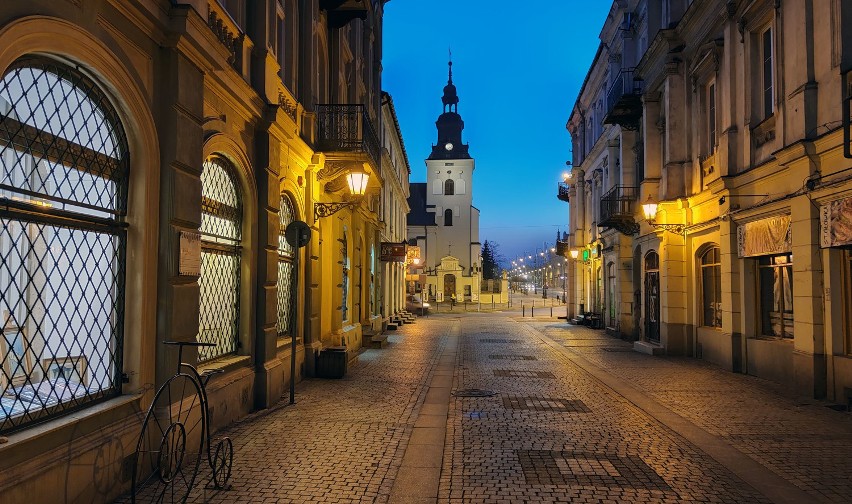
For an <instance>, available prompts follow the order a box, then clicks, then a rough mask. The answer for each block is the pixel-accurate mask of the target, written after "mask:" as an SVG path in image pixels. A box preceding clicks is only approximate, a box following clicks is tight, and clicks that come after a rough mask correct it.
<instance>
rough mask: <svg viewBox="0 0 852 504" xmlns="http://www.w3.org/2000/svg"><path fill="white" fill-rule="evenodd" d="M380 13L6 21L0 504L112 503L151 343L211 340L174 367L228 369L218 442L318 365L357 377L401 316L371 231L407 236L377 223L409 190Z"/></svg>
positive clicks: (182, 8)
mask: <svg viewBox="0 0 852 504" xmlns="http://www.w3.org/2000/svg"><path fill="white" fill-rule="evenodd" d="M383 4H384V1H381V0H370V1H366V0H361V1H357V0H348V1H345V0H320V1H312V0H183V1H181V2H176V1H170V0H132V1H129V0H128V1H112V0H102V1H88V0H82V1H80V0H68V1H66V0H60V1H56V0H31V1H27V2H17V1H15V2H2V5H0V48H2V49H0V75H2V80H0V202H2V204H0V218H2V226H0V256H2V258H3V261H2V263H0V314H2V317H3V319H2V321H0V323H2V326H3V337H2V339H0V358H2V366H0V400H2V408H0V437H3V438H5V439H4V440H7V442H5V443H0V495H2V500H3V501H4V502H24V501H25V502H33V503H35V502H47V501H53V500H54V499H53V498H54V497H55V492H56V489H57V488H59V487H61V488H62V489H63V491H64V496H65V498H66V500H67V501H69V502H72V501H73V502H108V501H111V500H112V499H114V498H115V497H116V496H117V495H119V494H121V493H122V492H125V491H126V490H127V489H128V485H129V481H128V478H127V470H128V469H127V467H126V465H127V463H126V461H127V460H128V457H129V456H130V455H132V454H133V452H134V450H135V448H136V439H137V438H138V436H139V431H140V423H141V420H142V416H143V415H142V414H140V412H142V413H144V412H145V410H146V409H147V408H148V405H149V404H150V403H151V400H152V396H153V394H154V391H155V390H156V389H157V387H158V386H160V384H162V383H163V382H164V381H165V379H166V378H167V377H169V376H170V375H171V374H172V373H173V372H174V370H175V368H176V364H177V350H176V348H175V347H173V346H168V345H164V344H163V343H162V342H163V341H166V340H171V341H198V342H205V343H210V344H212V346H209V347H204V348H201V349H200V350H199V351H198V352H196V351H195V350H186V351H185V352H184V353H183V357H184V360H185V361H188V362H190V363H193V364H197V365H198V366H199V367H200V369H201V370H202V371H203V370H208V369H221V370H223V372H222V373H221V374H217V375H215V376H213V377H212V378H211V379H210V381H209V384H208V387H207V391H208V394H209V401H210V409H211V417H210V419H211V427H212V428H213V429H214V430H215V429H217V428H219V427H221V426H223V425H225V424H227V423H229V422H232V421H234V420H236V419H238V418H240V417H243V416H244V415H246V414H247V413H249V412H251V411H254V410H258V409H262V408H266V407H269V406H271V405H273V404H275V403H276V402H277V401H279V400H280V398H281V396H282V392H283V391H284V390H285V389H286V387H287V385H288V383H290V382H291V380H299V379H300V378H301V377H303V376H306V375H311V374H313V373H314V362H315V359H314V357H315V355H316V354H317V353H319V352H320V350H321V349H323V348H324V347H330V346H340V345H345V346H346V352H347V355H348V356H349V357H350V358H354V357H355V356H356V354H357V352H358V349H359V347H360V346H361V342H362V334H363V333H364V332H365V331H368V330H375V329H377V328H380V327H381V323H382V319H383V304H382V303H385V306H390V307H391V309H394V307H396V306H398V303H399V300H398V299H397V296H396V295H395V294H393V293H394V292H395V290H394V288H392V286H391V285H390V282H393V281H398V282H399V288H398V289H397V290H401V289H402V284H403V279H402V278H401V275H399V277H400V278H399V279H398V280H396V279H391V280H385V284H384V286H385V288H384V289H383V288H382V283H381V281H380V275H379V270H380V269H381V268H382V265H381V264H380V263H379V260H378V247H379V245H380V241H381V240H382V233H391V235H390V236H392V237H393V238H394V239H398V240H399V241H402V240H403V239H404V238H405V233H404V227H402V228H401V227H400V226H399V225H397V226H390V227H385V226H383V224H382V221H383V220H385V219H387V218H388V216H389V215H391V214H393V215H394V216H395V217H394V219H395V220H396V221H397V222H401V221H404V218H403V217H402V216H401V215H400V214H404V213H405V211H406V207H405V205H404V201H405V200H404V198H405V191H406V187H405V184H406V181H407V165H406V163H405V162H404V151H402V153H400V150H401V146H402V144H401V139H399V138H398V137H399V132H398V130H395V129H394V130H393V131H391V133H393V135H391V136H392V137H393V138H389V137H388V136H387V135H385V143H384V144H383V143H382V140H381V138H380V134H381V133H382V131H385V130H383V129H382V127H381V124H382V114H383V111H382V93H381V58H382V51H381V42H382V16H383ZM397 143H398V147H397V146H396V145H397ZM383 146H384V147H385V148H386V149H387V150H388V152H383V149H382V147H383ZM383 156H385V157H388V158H389V159H390V161H391V165H392V166H388V167H387V169H388V170H395V171H394V172H389V171H386V170H384V171H383V169H382V168H381V167H382V164H383V163H382V157H383ZM350 175H353V176H356V175H357V179H358V180H359V181H363V180H365V178H364V176H366V180H367V181H368V182H367V184H366V187H365V188H363V189H364V194H363V195H353V194H352V191H350V189H349V188H348V187H347V179H348V178H349V176H350ZM389 177H390V178H391V179H393V183H394V184H395V186H394V187H395V189H394V191H395V192H394V193H393V194H394V196H393V197H392V198H389V199H388V201H386V202H384V203H381V196H382V194H383V193H382V187H383V185H384V183H385V179H386V178H389ZM382 204H384V206H383V207H382ZM297 220H298V221H303V222H306V223H307V225H308V226H309V228H310V230H311V237H310V240H309V241H308V243H307V245H306V246H305V247H303V248H298V249H297V248H294V247H293V246H291V245H290V244H289V243H288V242H287V240H286V239H285V231H286V230H287V229H288V227H289V226H290V225H291V223H292V222H294V221H297ZM385 309H387V308H385ZM385 315H386V314H385ZM293 332H295V335H296V338H295V341H296V344H295V346H292V345H291V335H292V333H293ZM293 355H295V359H296V366H295V369H296V372H295V375H294V376H291V373H290V359H291V356H293ZM72 413H73V414H72ZM96 454H101V455H98V456H97V457H96ZM103 454H106V455H105V456H106V457H107V458H106V459H105V458H103V457H104V456H102V455H103ZM94 465H97V467H94ZM69 467H74V468H88V472H87V473H86V474H88V475H89V476H90V475H91V474H92V470H94V471H95V472H96V473H97V474H98V475H99V477H98V478H99V479H98V481H92V479H91V477H79V475H77V474H76V473H74V472H73V471H69V470H68V468H69Z"/></svg>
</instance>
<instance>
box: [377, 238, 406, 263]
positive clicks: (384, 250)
mask: <svg viewBox="0 0 852 504" xmlns="http://www.w3.org/2000/svg"><path fill="white" fill-rule="evenodd" d="M405 247H406V244H405V242H401V243H394V242H382V247H381V250H380V253H379V259H381V260H382V261H384V262H405Z"/></svg>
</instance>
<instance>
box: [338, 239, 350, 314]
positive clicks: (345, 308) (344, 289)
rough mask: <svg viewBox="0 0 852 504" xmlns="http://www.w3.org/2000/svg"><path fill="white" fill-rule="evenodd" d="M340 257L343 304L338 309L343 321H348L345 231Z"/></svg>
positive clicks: (346, 243) (347, 273)
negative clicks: (341, 313)
mask: <svg viewBox="0 0 852 504" xmlns="http://www.w3.org/2000/svg"><path fill="white" fill-rule="evenodd" d="M341 256H342V258H343V259H342V261H341V262H342V263H343V281H342V282H341V284H340V286H341V294H342V299H341V301H342V302H343V304H342V305H341V307H340V309H341V311H342V312H343V320H344V321H347V320H349V241H348V239H347V237H346V231H344V232H343V240H341Z"/></svg>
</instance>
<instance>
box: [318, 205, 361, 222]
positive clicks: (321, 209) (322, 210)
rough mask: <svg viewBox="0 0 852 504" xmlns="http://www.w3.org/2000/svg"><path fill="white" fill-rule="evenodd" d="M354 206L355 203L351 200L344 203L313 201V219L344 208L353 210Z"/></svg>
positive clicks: (332, 213)
mask: <svg viewBox="0 0 852 504" xmlns="http://www.w3.org/2000/svg"><path fill="white" fill-rule="evenodd" d="M355 206H356V205H355V203H354V202H351V201H350V202H345V203H314V220H315V221H316V220H319V219H320V217H328V216H329V215H334V214H336V213H337V212H339V211H341V210H343V209H344V208H348V209H350V210H354V209H355Z"/></svg>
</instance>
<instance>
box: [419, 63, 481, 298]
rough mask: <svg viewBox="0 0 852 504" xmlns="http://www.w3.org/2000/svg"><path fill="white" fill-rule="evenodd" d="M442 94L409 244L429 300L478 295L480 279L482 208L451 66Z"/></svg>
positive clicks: (475, 296)
mask: <svg viewBox="0 0 852 504" xmlns="http://www.w3.org/2000/svg"><path fill="white" fill-rule="evenodd" d="M452 65H453V64H452V62H450V63H449V66H450V67H449V79H448V81H447V85H446V86H445V87H444V96H443V97H442V101H443V105H444V110H443V113H442V114H441V115H440V116H439V117H438V120H437V122H436V123H435V124H436V126H437V129H438V142H437V143H436V144H435V145H433V146H432V153H431V154H430V155H429V158H428V159H426V182H425V183H423V182H420V183H412V184H411V196H410V198H409V206H410V208H411V212H410V213H409V214H408V243H409V245H417V246H418V247H419V248H420V251H421V252H420V253H421V256H420V262H419V264H418V266H417V267H416V268H415V270H414V274H415V275H414V278H417V279H418V281H417V282H416V283H415V284H414V289H415V290H417V291H420V290H421V289H422V291H423V292H425V293H426V294H427V295H428V299H430V300H434V301H438V302H440V301H448V300H450V299H451V298H452V296H453V295H455V299H456V300H457V301H459V302H462V301H471V302H476V301H478V300H479V292H480V285H481V283H482V268H481V265H482V259H481V257H480V254H481V244H480V242H479V210H478V209H477V208H476V207H474V206H473V170H474V168H475V163H474V160H473V158H472V157H471V156H470V153H469V152H468V144H465V143H463V142H462V130H463V129H464V121H462V118H461V116H460V115H459V113H458V103H459V98H458V94H457V93H456V87H455V85H454V84H453V67H452Z"/></svg>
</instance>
